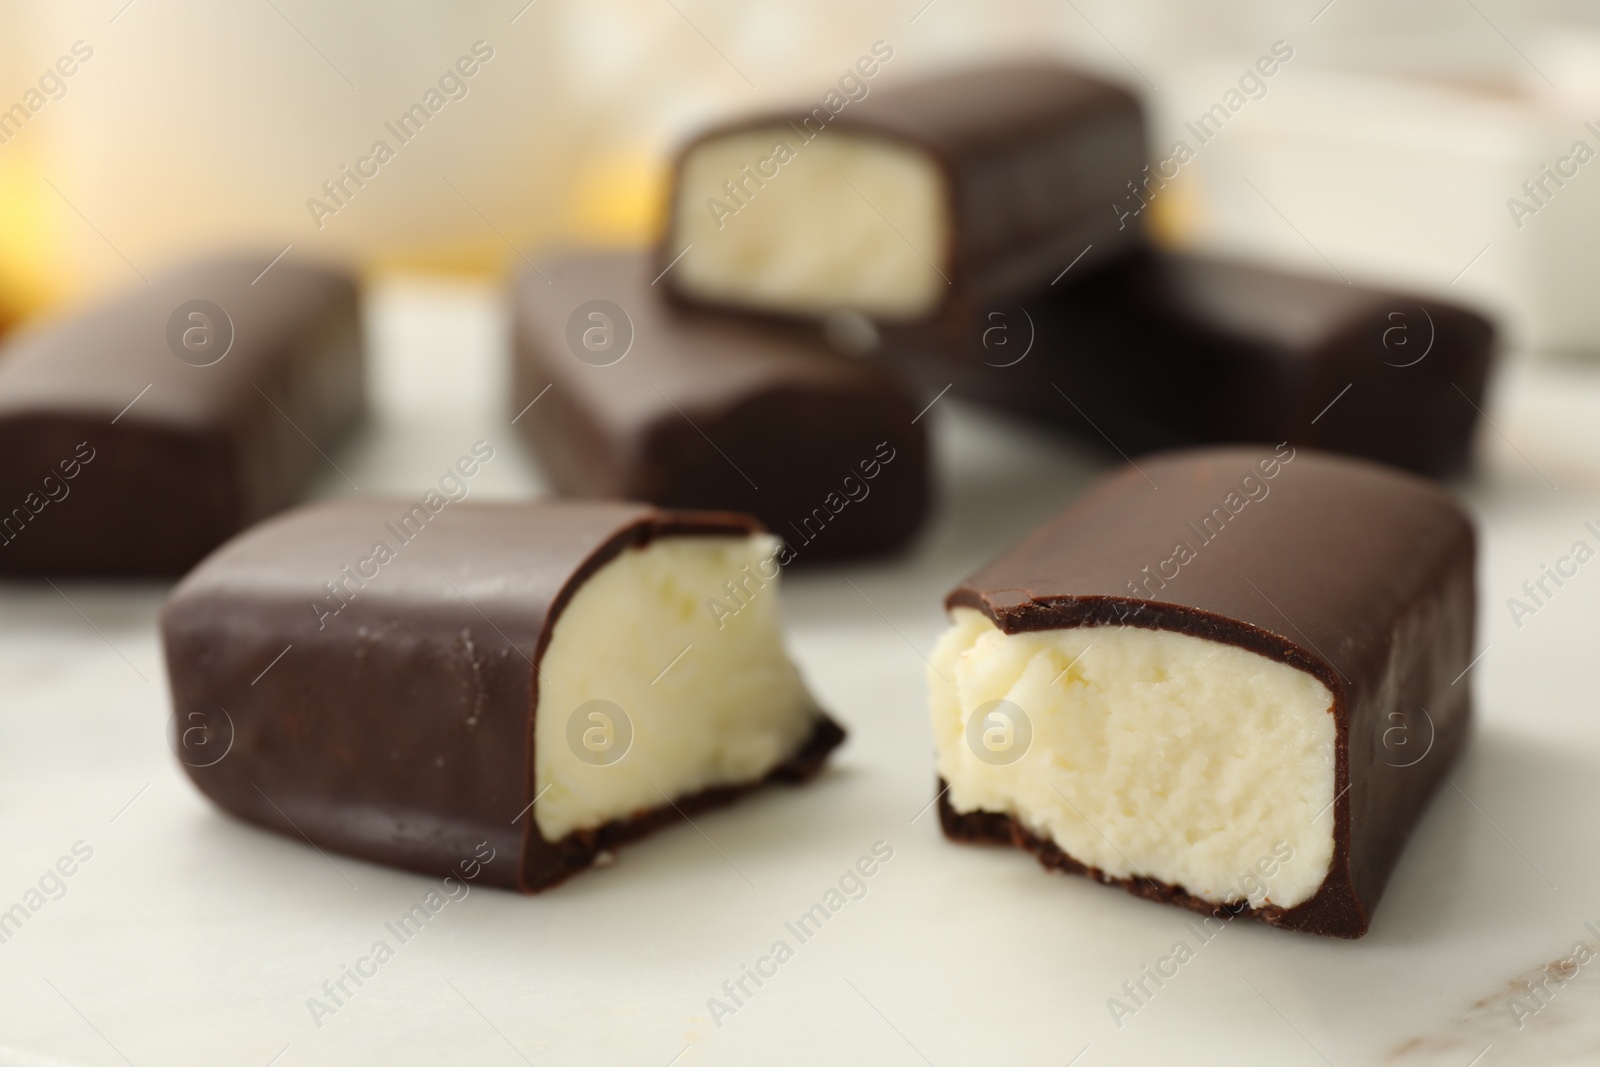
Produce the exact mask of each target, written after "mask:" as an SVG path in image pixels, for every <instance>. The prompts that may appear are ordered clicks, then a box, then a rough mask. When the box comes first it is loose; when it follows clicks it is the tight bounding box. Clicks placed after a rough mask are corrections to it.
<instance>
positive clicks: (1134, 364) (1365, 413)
mask: <svg viewBox="0 0 1600 1067" xmlns="http://www.w3.org/2000/svg"><path fill="white" fill-rule="evenodd" d="M1494 347H1495V336H1494V327H1493V326H1492V325H1491V324H1490V323H1489V321H1488V320H1486V319H1484V318H1483V317H1482V316H1480V315H1478V314H1475V313H1474V312H1472V311H1469V310H1467V309H1465V308H1461V307H1457V306H1455V305H1452V304H1448V303H1445V302H1443V301H1438V300H1433V299H1425V298H1420V297H1415V296H1410V295H1407V294H1404V293H1396V292H1386V291H1383V290H1377V289H1370V288H1363V287H1360V286H1354V285H1345V284H1342V283H1339V282H1336V281H1327V280H1323V279H1320V278H1314V277H1308V276H1305V275H1299V274H1293V273H1289V272H1284V271H1277V270H1272V269H1269V268H1264V267H1256V266H1250V265H1246V264H1241V263H1234V262H1229V261H1227V260H1221V259H1211V258H1206V257H1201V256H1190V255H1168V254H1162V253H1156V252H1148V253H1142V254H1139V255H1136V256H1132V257H1128V258H1126V259H1124V260H1122V261H1121V262H1119V263H1117V264H1115V265H1112V266H1109V267H1107V268H1105V269H1103V270H1100V271H1084V272H1080V270H1079V269H1078V268H1074V269H1073V271H1072V273H1071V274H1069V275H1068V276H1067V278H1065V279H1063V280H1062V281H1061V282H1060V283H1059V284H1058V285H1057V286H1056V287H1054V288H1053V289H1051V290H1049V292H1048V293H1047V294H1046V295H1042V296H1038V297H1036V298H1035V299H1032V300H1026V301H1023V302H1022V303H1021V304H1020V305H1013V306H1009V307H1001V306H999V305H996V306H993V307H990V308H988V309H986V311H985V313H984V314H983V315H980V316H976V317H974V318H971V319H969V320H968V321H967V322H966V323H964V324H963V325H962V326H961V327H959V328H958V329H955V330H945V331H923V332H920V333H916V334H912V333H909V332H907V333H902V334H900V335H899V336H897V337H896V338H894V339H893V341H892V342H891V344H890V349H891V353H890V356H889V358H890V359H891V360H892V362H893V363H894V364H895V365H896V366H899V367H901V368H902V369H904V370H906V371H908V372H910V373H911V374H913V375H914V376H915V377H916V378H917V379H919V380H920V381H922V382H923V383H924V384H926V385H928V386H930V387H932V388H936V389H938V388H943V387H944V386H945V385H946V384H949V383H950V382H951V381H952V380H953V381H954V383H955V389H954V391H955V392H956V394H957V395H962V396H966V397H968V398H970V399H974V400H977V401H980V402H983V403H987V404H992V405H995V406H998V407H1002V408H1005V409H1007V410H1012V411H1017V412H1020V413H1023V414H1027V415H1030V416H1034V417H1036V418H1039V419H1042V420H1045V421H1048V422H1050V423H1051V424H1053V425H1058V426H1061V427H1063V428H1067V429H1069V430H1071V431H1072V432H1074V433H1075V434H1076V435H1078V436H1081V437H1083V438H1085V439H1086V440H1089V441H1092V442H1095V443H1096V444H1100V445H1103V444H1104V443H1105V442H1106V440H1107V439H1108V438H1109V439H1110V441H1111V442H1112V443H1113V444H1114V446H1115V447H1116V448H1118V449H1121V450H1122V451H1123V452H1126V453H1128V454H1138V453H1140V452H1145V451H1150V450H1153V449H1161V448H1171V447H1175V446H1181V445H1194V444H1209V443H1224V442H1239V441H1259V442H1270V443H1276V442H1279V441H1288V442H1290V443H1291V444H1294V445H1296V446H1309V447H1315V448H1322V449H1327V450H1329V451H1335V452H1343V453H1347V454H1350V455H1356V456H1363V457H1366V458H1368V459H1375V460H1380V461H1382V462H1385V463H1391V464H1394V465H1395V466H1398V467H1403V468H1406V469H1408V470H1413V471H1416V472H1418V473H1421V474H1427V475H1431V476H1434V477H1442V476H1445V475H1448V474H1450V473H1452V472H1454V471H1456V470H1458V469H1460V468H1462V467H1464V466H1465V465H1466V464H1467V462H1468V459H1469V455H1470V450H1471V443H1472V436H1473V432H1474V431H1475V429H1476V428H1477V425H1478V421H1479V410H1478V409H1479V407H1481V406H1482V404H1483V396H1484V390H1485V387H1486V385H1487V381H1488V376H1489V368H1490V364H1491V362H1492V358H1493V354H1494ZM1024 352H1026V355H1024V354H1023V353H1024ZM1346 387H1348V389H1347V388H1346Z"/></svg>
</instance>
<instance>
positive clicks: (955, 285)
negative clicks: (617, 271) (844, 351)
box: [657, 42, 1146, 323]
mask: <svg viewBox="0 0 1600 1067" xmlns="http://www.w3.org/2000/svg"><path fill="white" fill-rule="evenodd" d="M879 45H880V46H882V45H883V43H882V42H879ZM883 47H887V46H883ZM892 54H893V52H892V49H890V50H889V56H892ZM887 58H888V57H886V56H884V55H883V54H882V49H879V50H877V54H876V58H874V57H863V60H864V62H865V63H867V64H870V65H871V66H872V67H873V71H872V73H876V68H877V66H878V64H879V62H880V61H884V60H886V59H887ZM861 73H862V74H863V75H864V76H865V75H868V71H867V70H866V69H865V67H863V68H862V70H861ZM856 83H857V85H858V87H859V88H858V91H857V92H855V93H852V94H851V95H850V96H849V97H846V96H841V95H839V94H835V93H830V94H829V95H828V96H827V97H826V98H824V100H823V101H822V102H821V103H819V104H818V105H817V106H815V107H809V108H808V107H807V106H801V107H798V108H795V109H793V110H789V111H780V112H777V113H773V114H767V115H761V116H756V117H754V118H748V119H741V120H739V121H736V122H732V123H729V124H726V125H723V126H719V127H717V128H715V129H712V130H710V131H709V132H707V133H704V134H701V135H700V136H699V137H697V138H696V139H695V140H693V141H692V142H690V143H689V144H688V145H687V147H685V148H684V150H683V152H682V155H681V158H680V160H679V162H678V164H677V169H676V174H675V186H674V189H673V193H672V204H671V208H670V210H671V218H670V231H669V233H668V234H667V238H666V240H665V242H664V243H663V245H662V246H661V262H660V266H658V268H657V269H660V267H664V266H666V265H668V264H669V263H670V262H675V261H676V260H677V257H679V256H681V257H682V259H681V261H676V265H675V266H673V269H672V270H671V271H669V272H668V273H667V274H666V277H665V281H664V284H666V285H669V286H671V290H672V292H673V293H674V294H675V295H676V296H678V297H679V298H681V299H682V300H684V301H687V302H692V303H697V304H705V305H714V306H718V307H722V308H731V309H738V310H745V311H755V312H762V313H768V314H775V315H783V316H791V317H802V318H814V317H820V316H825V315H827V314H829V313H831V312H835V311H853V312H858V313H860V314H863V315H866V316H869V317H871V318H875V319H879V320H882V321H886V322H897V323H906V322H921V321H928V320H934V319H940V318H944V317H946V316H949V315H959V314H960V313H962V311H963V309H965V310H966V311H967V312H968V313H970V312H971V311H972V310H973V309H978V308H982V307H985V306H987V305H988V304H991V303H993V302H995V301H1009V300H1016V299H1019V298H1023V297H1026V296H1029V295H1031V294H1032V293H1034V292H1036V291H1037V290H1040V289H1043V288H1044V287H1045V286H1047V285H1048V284H1049V282H1050V280H1051V279H1052V278H1055V277H1057V276H1058V275H1059V274H1060V273H1061V272H1062V271H1063V270H1065V269H1066V268H1067V267H1068V266H1069V265H1071V264H1073V263H1075V262H1076V263H1077V268H1078V269H1080V270H1086V269H1087V268H1089V267H1091V266H1093V265H1094V264H1095V263H1097V262H1100V261H1103V260H1106V259H1108V258H1111V257H1114V256H1115V255H1116V254H1117V253H1118V252H1119V251H1125V250H1128V249H1131V248H1133V247H1134V246H1135V244H1136V243H1137V242H1138V240H1139V235H1140V231H1139V227H1138V226H1136V225H1132V224H1129V223H1128V221H1127V219H1126V218H1124V217H1119V213H1118V210H1117V208H1116V205H1117V204H1120V203H1121V202H1122V201H1123V200H1125V199H1126V198H1127V195H1128V191H1129V188H1130V186H1132V185H1135V184H1136V183H1139V182H1142V181H1144V180H1145V177H1146V175H1145V174H1144V165H1145V143H1144V123H1143V118H1142V115H1141V112H1140V108H1139V103H1138V101H1137V100H1136V99H1135V98H1134V97H1133V96H1132V95H1131V94H1129V93H1128V92H1126V91H1125V90H1123V89H1120V88H1117V87H1116V86H1113V85H1110V84H1108V83H1106V82H1103V81H1099V80H1096V79H1094V78H1091V77H1087V76H1085V75H1082V74H1079V73H1075V72H1074V71H1072V70H1070V69H1068V68H1066V67H1062V66H1058V65H1055V64H1049V63H1008V64H1006V65H1004V66H999V65H997V66H992V67H981V68H977V69H970V70H964V71H960V72H957V73H951V74H946V75H943V76H940V77H934V78H929V79H926V80H923V81H919V82H915V83H910V84H906V85H904V86H898V87H894V88H881V89H875V88H872V86H871V84H870V82H869V81H864V80H861V79H857V80H856ZM1124 214H1125V213H1124ZM1080 257H1081V262H1079V260H1080Z"/></svg>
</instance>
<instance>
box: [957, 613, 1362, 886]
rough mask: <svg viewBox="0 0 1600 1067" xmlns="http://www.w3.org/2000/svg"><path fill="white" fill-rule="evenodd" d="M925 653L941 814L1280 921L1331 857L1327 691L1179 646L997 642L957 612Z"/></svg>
mask: <svg viewBox="0 0 1600 1067" xmlns="http://www.w3.org/2000/svg"><path fill="white" fill-rule="evenodd" d="M952 614H953V625H952V626H951V628H950V629H949V630H948V631H946V633H945V634H944V636H943V637H942V638H941V639H940V641H939V644H938V646H937V648H936V649H935V651H934V654H933V660H932V668H933V669H932V670H931V671H930V672H929V680H930V684H931V688H932V693H933V696H932V712H933V729H934V739H935V742H936V745H937V748H938V758H939V772H940V775H941V776H942V777H943V779H944V780H945V781H946V782H947V783H949V794H948V798H947V800H948V803H949V806H950V808H951V809H952V810H953V811H954V812H956V813H957V814H969V813H976V812H987V813H995V814H1001V815H1008V816H1010V817H1011V818H1012V819H1014V820H1015V821H1016V822H1017V823H1018V824H1020V826H1021V827H1022V829H1024V830H1026V831H1028V832H1029V833H1030V834H1032V835H1034V836H1036V837H1038V838H1040V839H1042V840H1044V841H1048V842H1051V843H1053V844H1055V845H1056V846H1057V847H1058V848H1060V849H1061V851H1062V852H1064V853H1065V854H1066V855H1067V856H1068V857H1070V858H1071V859H1073V860H1075V861H1077V862H1079V863H1081V864H1083V865H1085V866H1087V867H1090V868H1094V869H1096V870H1098V871H1099V872H1101V873H1102V874H1103V875H1105V876H1106V877H1108V878H1110V879H1113V880H1117V881H1126V880H1132V879H1137V878H1145V879H1152V880H1154V881H1157V882H1160V883H1163V884H1165V885H1168V886H1172V887H1177V888H1181V889H1182V890H1184V891H1186V892H1187V893H1188V894H1190V895H1191V896H1193V897H1196V898H1199V899H1202V900H1205V901H1209V902H1214V903H1216V904H1219V905H1223V904H1226V905H1240V904H1241V903H1248V905H1249V906H1250V907H1251V908H1257V909H1259V908H1263V907H1278V908H1284V909H1287V908H1292V907H1294V906H1295V905H1297V904H1301V903H1304V902H1305V901H1307V900H1309V899H1310V898H1311V897H1313V896H1314V895H1315V894H1316V893H1317V890H1318V889H1319V888H1320V887H1321V886H1322V884H1323V882H1324V881H1325V880H1326V879H1327V877H1328V873H1329V870H1330V867H1331V865H1332V861H1333V854H1334V824H1335V812H1334V811H1333V810H1332V804H1333V800H1334V775H1335V761H1336V748H1335V746H1336V743H1337V731H1336V726H1335V722H1334V716H1333V714H1332V705H1333V695H1332V693H1330V692H1329V690H1328V688H1327V686H1325V685H1324V684H1323V683H1322V682H1321V681H1320V680H1319V679H1317V678H1316V677H1314V676H1313V675H1311V674H1309V673H1307V672H1305V671H1301V670H1298V669H1296V668H1294V667H1291V666H1289V665H1287V664H1285V663H1280V662H1278V661H1276V660H1272V659H1268V658H1267V657H1266V656H1263V655H1261V654H1259V653H1257V652H1252V651H1249V650H1247V649H1242V648H1238V647H1235V646H1233V645H1227V644H1223V643H1220V642H1216V641H1208V640H1204V639H1202V638H1198V637H1193V636H1190V635H1188V634H1181V633H1174V632H1168V631H1160V630H1149V629H1144V628H1141V627H1133V626H1098V627H1080V628H1070V629H1059V630H1043V631H1032V632H1023V633H1016V634H1006V633H1004V632H1002V631H1001V630H1000V629H999V628H998V627H996V626H995V625H994V623H993V622H991V621H990V620H989V618H988V617H987V616H986V615H984V614H983V613H981V612H979V611H975V610H973V609H970V608H956V609H955V610H954V612H953V613H952Z"/></svg>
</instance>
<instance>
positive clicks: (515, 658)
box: [162, 494, 843, 892]
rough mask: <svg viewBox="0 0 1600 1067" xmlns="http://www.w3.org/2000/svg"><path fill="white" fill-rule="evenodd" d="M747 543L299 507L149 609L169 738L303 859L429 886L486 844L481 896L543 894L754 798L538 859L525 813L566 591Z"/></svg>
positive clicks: (619, 825)
mask: <svg viewBox="0 0 1600 1067" xmlns="http://www.w3.org/2000/svg"><path fill="white" fill-rule="evenodd" d="M434 495H435V496H437V494H434ZM440 500H443V498H440ZM429 503H433V504H437V505H438V510H437V511H433V510H432V509H431V508H430V507H429V506H428V505H429ZM754 529H756V527H755V525H754V524H753V522H752V521H751V520H749V519H747V518H745V517H743V516H738V515H729V514H721V513H689V512H680V513H668V512H661V511H657V510H655V509H654V508H651V507H647V506H644V505H639V504H623V503H579V502H571V501H561V502H541V503H534V504H478V503H470V502H450V501H447V500H446V501H444V502H443V503H439V501H432V502H430V501H427V500H426V499H425V500H424V501H423V502H422V503H416V502H403V501H400V500H372V499H352V500H343V501H336V502H330V503H326V504H315V505H310V506H307V507H303V508H299V509H296V510H295V511H293V512H290V513H288V514H286V515H283V516H280V517H278V518H275V519H271V520H269V521H267V522H265V523H263V524H261V525H259V526H257V527H255V528H254V529H252V530H250V531H248V532H247V533H245V534H243V535H242V536H240V537H238V538H236V539H234V540H233V541H231V542H229V543H228V544H227V545H225V546H223V548H221V549H220V550H219V551H218V552H216V553H215V554H214V555H212V556H211V557H210V558H208V559H207V560H206V561H205V562H204V563H203V564H202V565H201V566H200V567H198V568H197V569H196V570H195V571H194V572H192V573H191V574H190V575H189V576H188V577H187V578H185V579H184V581H183V582H182V583H181V584H180V585H179V586H178V588H177V589H176V590H175V591H174V592H173V594H172V596H171V598H170V599H169V601H168V603H167V605H166V607H165V609H164V611H163V616H162V633H163V639H164V642H165V647H166V656H167V670H168V675H169V678H170V680H171V685H172V693H173V704H174V714H175V716H176V725H177V729H179V730H180V731H182V730H185V729H190V730H198V731H200V732H198V733H194V734H192V735H191V736H190V737H189V738H188V739H187V741H186V743H183V744H180V745H179V751H180V758H181V760H182V762H183V764H184V767H185V770H186V771H187V772H188V774H189V776H190V777H191V778H192V779H193V780H194V782H195V784H196V785H197V786H198V787H199V788H200V790H201V791H202V792H204V793H205V794H206V795H207V796H208V797H210V798H211V799H212V800H213V801H214V802H216V804H217V805H218V806H219V807H221V808H222V809H224V810H225V811H227V812H229V813H230V814H232V815H235V816H237V817H239V818H241V819H245V820H247V821H249V822H253V823H256V824H258V825H261V826H264V827H266V828H268V829H271V830H274V831H277V832H279V833H283V834H287V835H289V836H292V837H295V838H297V839H304V840H308V841H310V842H311V843H313V844H315V845H316V846H318V847H319V848H324V849H331V850H335V851H339V852H343V853H348V854H350V855H353V856H357V857H360V858H362V859H366V860H370V861H372V862H376V863H385V864H390V865H393V866H397V867H404V868H407V869H410V870H415V871H420V872H423V873H427V874H433V875H437V876H441V877H442V876H444V875H446V874H449V873H452V871H453V870H455V869H456V868H457V867H458V865H459V864H460V863H461V862H462V861H464V860H467V859H469V858H471V857H472V856H473V855H474V854H475V850H476V849H477V847H478V846H479V844H480V843H483V842H487V843H488V845H489V846H490V847H491V848H492V849H493V850H494V852H495V854H496V855H498V856H501V857H507V858H508V859H507V861H502V862H499V863H496V864H489V865H486V866H485V868H484V874H483V876H482V877H483V878H484V879H486V880H487V881H488V882H490V883H491V884H495V885H501V886H505V887H508V888H515V889H521V890H523V891H530V892H531V891H534V890H538V889H542V888H545V887H547V886H550V885H554V884H555V883H557V882H560V881H562V880H563V879H565V878H566V877H568V876H569V875H571V874H573V873H575V872H576V871H578V870H581V869H583V868H584V867H587V866H589V865H590V864H591V863H592V862H593V861H594V857H595V856H596V855H597V854H598V853H599V852H600V851H602V850H603V849H606V848H609V847H611V846H613V845H615V844H618V843H620V842H622V841H626V840H629V839H631V838H634V837H637V836H640V835H641V834H643V833H646V832H648V831H649V830H651V829H653V828H654V827H656V826H659V825H661V824H663V823H666V822H671V821H673V820H675V819H677V818H679V817H681V814H682V813H692V812H694V811H696V810H699V809H701V808H704V807H708V806H711V805H714V804H718V803H724V802H726V801H728V800H730V799H732V798H733V797H734V796H736V795H737V794H738V793H740V792H742V791H743V790H744V789H746V788H750V787H754V786H756V785H759V784H760V783H758V782H751V783H748V784H747V785H745V786H741V787H739V788H725V789H717V790H711V791H708V792H706V793H702V794H699V795H696V796H692V797H683V798H675V800H676V807H675V808H674V807H672V806H671V805H663V806H662V808H661V809H659V810H651V811H641V812H638V813H637V814H636V815H635V816H634V817H632V818H630V819H626V820H620V821H617V822H614V823H610V824H607V825H605V826H603V827H600V828H599V829H597V830H595V831H591V832H579V833H573V834H571V835H568V836H567V837H566V838H563V839H562V840H560V841H554V842H551V841H546V840H544V838H543V837H542V836H541V835H540V833H539V831H538V828H537V825H536V823H535V821H534V819H533V817H532V813H531V803H532V802H533V800H534V798H535V792H534V772H533V767H534V748H533V746H534V736H535V734H534V716H535V714H536V708H537V703H538V698H539V685H538V664H539V663H540V661H541V659H542V658H543V656H544V651H545V648H546V646H547V645H548V643H549V640H550V633H551V629H552V627H553V625H554V623H555V620H556V619H557V617H559V615H560V613H561V611H562V610H563V609H564V608H565V606H566V604H567V603H568V602H569V601H570V600H571V598H572V596H573V594H574V592H575V591H576V590H577V589H578V587H579V586H580V585H581V584H582V583H583V582H584V581H585V580H586V579H587V578H588V576H589V575H591V574H593V573H594V572H595V570H597V569H598V568H599V567H600V566H601V565H602V564H604V563H605V562H607V561H608V560H610V559H612V558H613V557H615V556H616V555H617V554H619V553H621V552H622V551H623V550H625V549H627V548H629V547H632V546H642V545H644V544H646V543H648V542H650V541H651V540H652V539H655V538H660V537H668V536H675V535H705V536H718V535H731V536H743V535H746V534H748V533H749V532H751V531H752V530H754ZM380 544H382V545H383V546H385V548H386V549H387V551H386V552H382V551H380V550H379V549H378V546H379V545H380ZM383 556H387V557H388V558H387V560H386V561H385V560H384V559H382V558H380V557H383ZM842 739H843V732H842V731H841V730H840V729H839V727H838V726H837V725H836V724H834V723H833V721H832V720H831V719H829V718H827V716H825V715H823V714H821V713H820V712H819V713H818V717H817V723H816V728H815V730H814V732H813V735H812V737H811V739H810V740H809V741H808V742H807V744H806V745H805V746H803V747H802V749H801V750H800V751H798V752H796V753H794V754H793V756H792V757H791V758H790V759H789V760H788V761H787V762H785V763H784V764H782V765H780V766H779V767H777V768H776V769H775V770H774V771H773V772H772V775H771V776H770V777H772V778H776V779H788V780H798V779H801V778H805V777H808V776H809V775H811V774H813V773H815V771H816V770H817V769H818V768H819V767H820V766H821V764H822V761H823V759H824V758H825V757H826V755H827V753H828V752H829V751H830V750H831V749H832V748H834V747H835V746H836V745H838V744H839V742H840V741H841V740H842Z"/></svg>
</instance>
